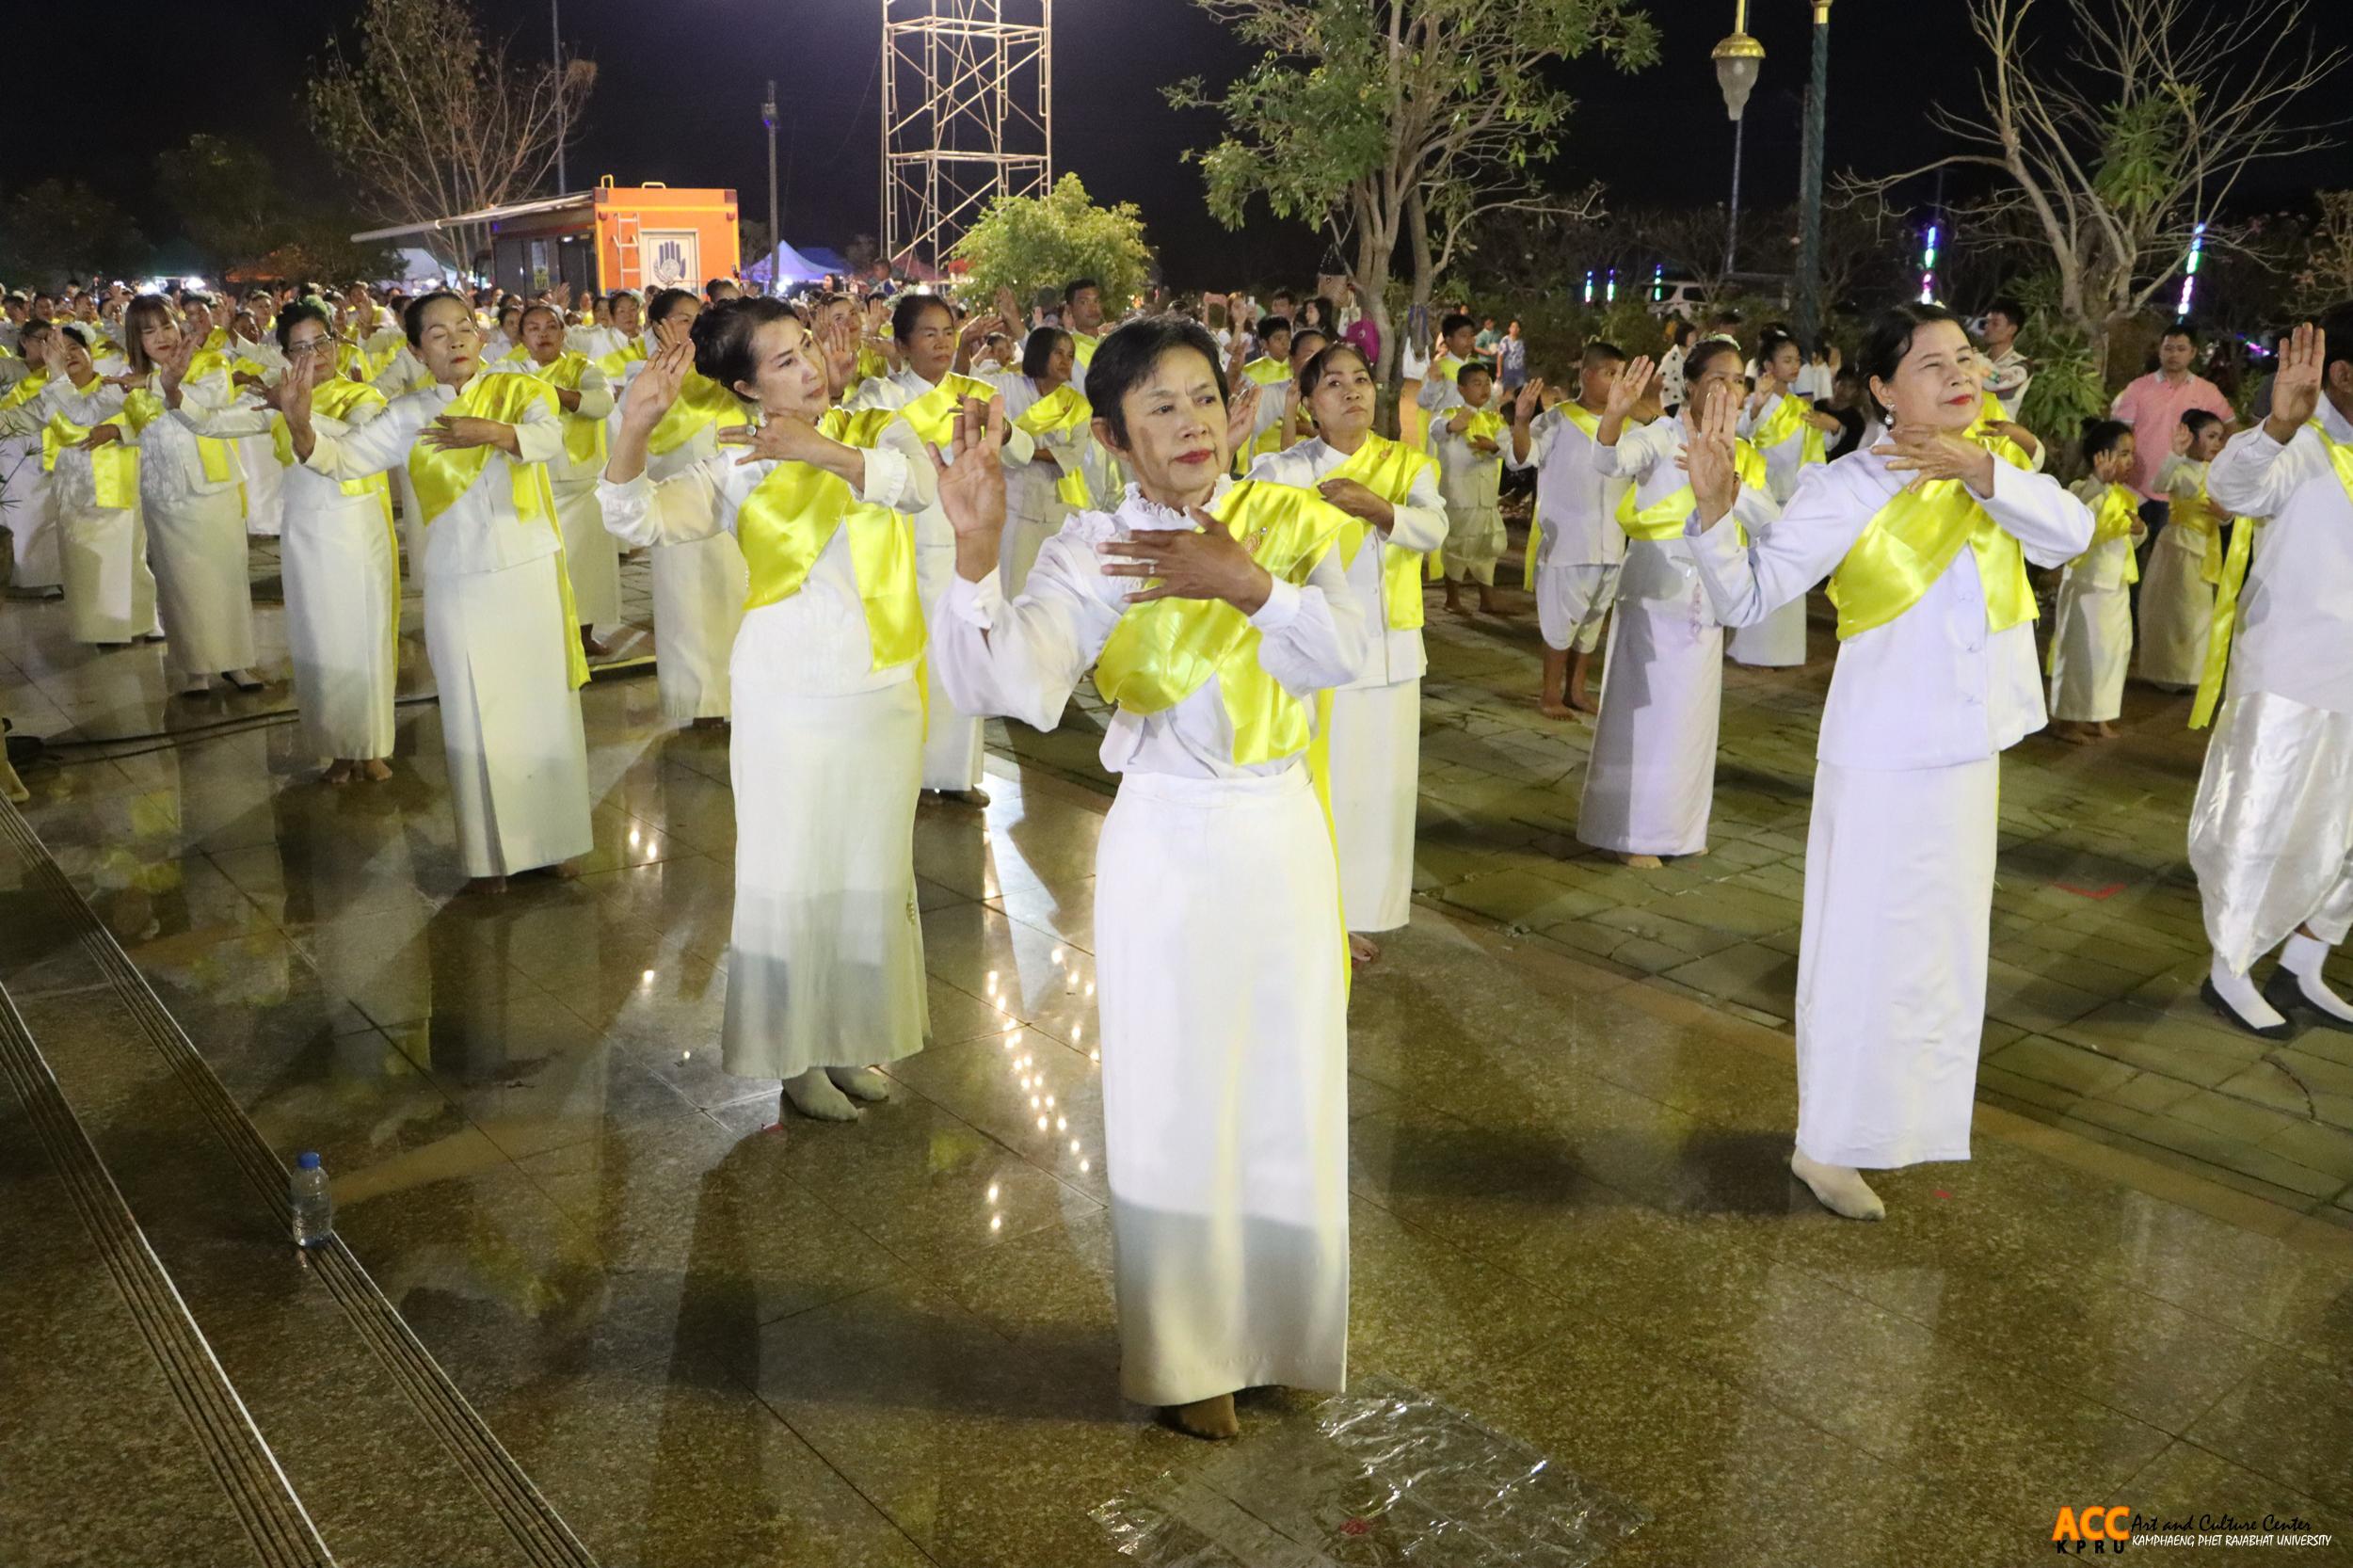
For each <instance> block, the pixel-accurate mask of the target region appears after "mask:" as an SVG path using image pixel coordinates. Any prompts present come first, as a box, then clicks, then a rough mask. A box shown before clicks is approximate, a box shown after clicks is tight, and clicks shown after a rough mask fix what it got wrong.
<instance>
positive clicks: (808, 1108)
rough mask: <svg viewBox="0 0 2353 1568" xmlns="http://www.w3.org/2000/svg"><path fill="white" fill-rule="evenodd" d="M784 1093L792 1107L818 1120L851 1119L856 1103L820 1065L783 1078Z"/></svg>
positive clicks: (842, 1120) (847, 1120) (854, 1117)
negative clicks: (792, 1076)
mask: <svg viewBox="0 0 2353 1568" xmlns="http://www.w3.org/2000/svg"><path fill="white" fill-rule="evenodd" d="M784 1097H785V1099H786V1100H787V1101H788V1102H790V1103H791V1105H792V1109H793V1110H795V1111H797V1112H800V1113H801V1114H802V1115H804V1116H807V1117H809V1118H811V1119H812V1120H815V1121H820V1122H854V1121H856V1120H857V1107H856V1106H855V1105H852V1104H851V1103H850V1101H849V1098H848V1096H844V1095H843V1094H842V1093H841V1091H840V1090H839V1089H837V1088H835V1087H834V1083H833V1079H832V1078H831V1077H830V1076H829V1075H828V1074H827V1073H826V1071H825V1069H824V1068H823V1067H811V1068H810V1069H809V1070H808V1071H807V1072H805V1073H803V1074H802V1075H801V1076H800V1077H798V1078H788V1079H786V1080H784Z"/></svg>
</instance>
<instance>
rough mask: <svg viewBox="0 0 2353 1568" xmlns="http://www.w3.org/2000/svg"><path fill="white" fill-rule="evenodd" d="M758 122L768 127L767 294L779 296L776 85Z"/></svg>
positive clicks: (781, 237) (780, 241)
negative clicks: (777, 274) (777, 273)
mask: <svg viewBox="0 0 2353 1568" xmlns="http://www.w3.org/2000/svg"><path fill="white" fill-rule="evenodd" d="M760 123H761V124H762V125H765V126H767V127H768V292H769V293H770V294H781V293H782V292H783V290H782V289H781V288H779V287H778V285H779V284H781V283H782V282H783V281H784V280H783V279H781V278H779V277H777V276H776V271H777V265H778V264H777V261H776V258H777V257H778V256H779V255H781V254H782V253H783V248H784V233H783V231H781V230H779V229H778V228H777V227H776V83H774V82H770V83H769V84H768V99H767V102H765V103H763V104H760Z"/></svg>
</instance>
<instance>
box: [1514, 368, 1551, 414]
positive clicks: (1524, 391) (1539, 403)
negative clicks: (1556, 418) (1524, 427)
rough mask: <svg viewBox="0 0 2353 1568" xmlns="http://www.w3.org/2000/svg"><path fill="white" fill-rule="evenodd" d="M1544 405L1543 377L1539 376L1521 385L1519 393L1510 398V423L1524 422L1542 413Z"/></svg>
mask: <svg viewBox="0 0 2353 1568" xmlns="http://www.w3.org/2000/svg"><path fill="white" fill-rule="evenodd" d="M1544 407H1545V381H1544V377H1543V376H1536V377H1534V378H1533V379H1531V380H1530V381H1529V383H1528V384H1527V385H1526V386H1524V387H1522V388H1521V389H1520V393H1519V395H1518V396H1517V397H1515V398H1513V400H1512V423H1513V424H1527V423H1528V422H1529V420H1531V419H1533V418H1535V417H1536V416H1537V415H1538V414H1540V413H1542V412H1543V411H1544Z"/></svg>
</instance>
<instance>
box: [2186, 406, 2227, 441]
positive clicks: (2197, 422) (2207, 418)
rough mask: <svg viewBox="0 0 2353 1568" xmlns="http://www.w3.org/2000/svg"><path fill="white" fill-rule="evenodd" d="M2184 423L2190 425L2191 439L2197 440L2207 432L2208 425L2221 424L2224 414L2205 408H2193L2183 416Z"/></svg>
mask: <svg viewBox="0 0 2353 1568" xmlns="http://www.w3.org/2000/svg"><path fill="white" fill-rule="evenodd" d="M2182 423H2183V424H2185V425H2186V426H2188V428H2189V437H2190V440H2197V439H2198V438H2199V437H2201V436H2202V435H2204V434H2205V433H2206V427H2207V426H2208V425H2210V424H2221V423H2222V416H2221V415H2220V414H2216V413H2209V412H2208V411H2207V410H2205V409H2203V408H2192V409H2191V410H2190V411H2189V412H2187V413H2185V414H2184V415H2183V416H2182Z"/></svg>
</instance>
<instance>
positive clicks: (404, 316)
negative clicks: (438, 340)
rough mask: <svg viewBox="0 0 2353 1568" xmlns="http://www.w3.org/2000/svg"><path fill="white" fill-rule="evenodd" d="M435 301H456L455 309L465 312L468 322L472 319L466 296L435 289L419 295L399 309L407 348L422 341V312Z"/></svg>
mask: <svg viewBox="0 0 2353 1568" xmlns="http://www.w3.org/2000/svg"><path fill="white" fill-rule="evenodd" d="M437 299H449V300H454V301H456V305H457V308H458V309H459V310H461V311H463V312H466V319H467V320H469V321H472V319H473V307H472V306H471V305H469V304H467V303H466V296H464V295H462V294H456V293H453V292H452V291H450V290H448V289H435V290H433V291H432V292H431V293H429V294H421V295H419V296H417V297H416V298H414V299H411V300H410V301H408V304H406V305H404V306H402V307H401V312H400V330H401V333H402V335H403V336H405V337H407V338H408V346H409V347H411V348H414V347H416V346H418V344H421V343H423V342H424V312H425V310H426V308H427V307H429V306H430V305H431V304H432V303H433V302H434V301H435V300H437Z"/></svg>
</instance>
